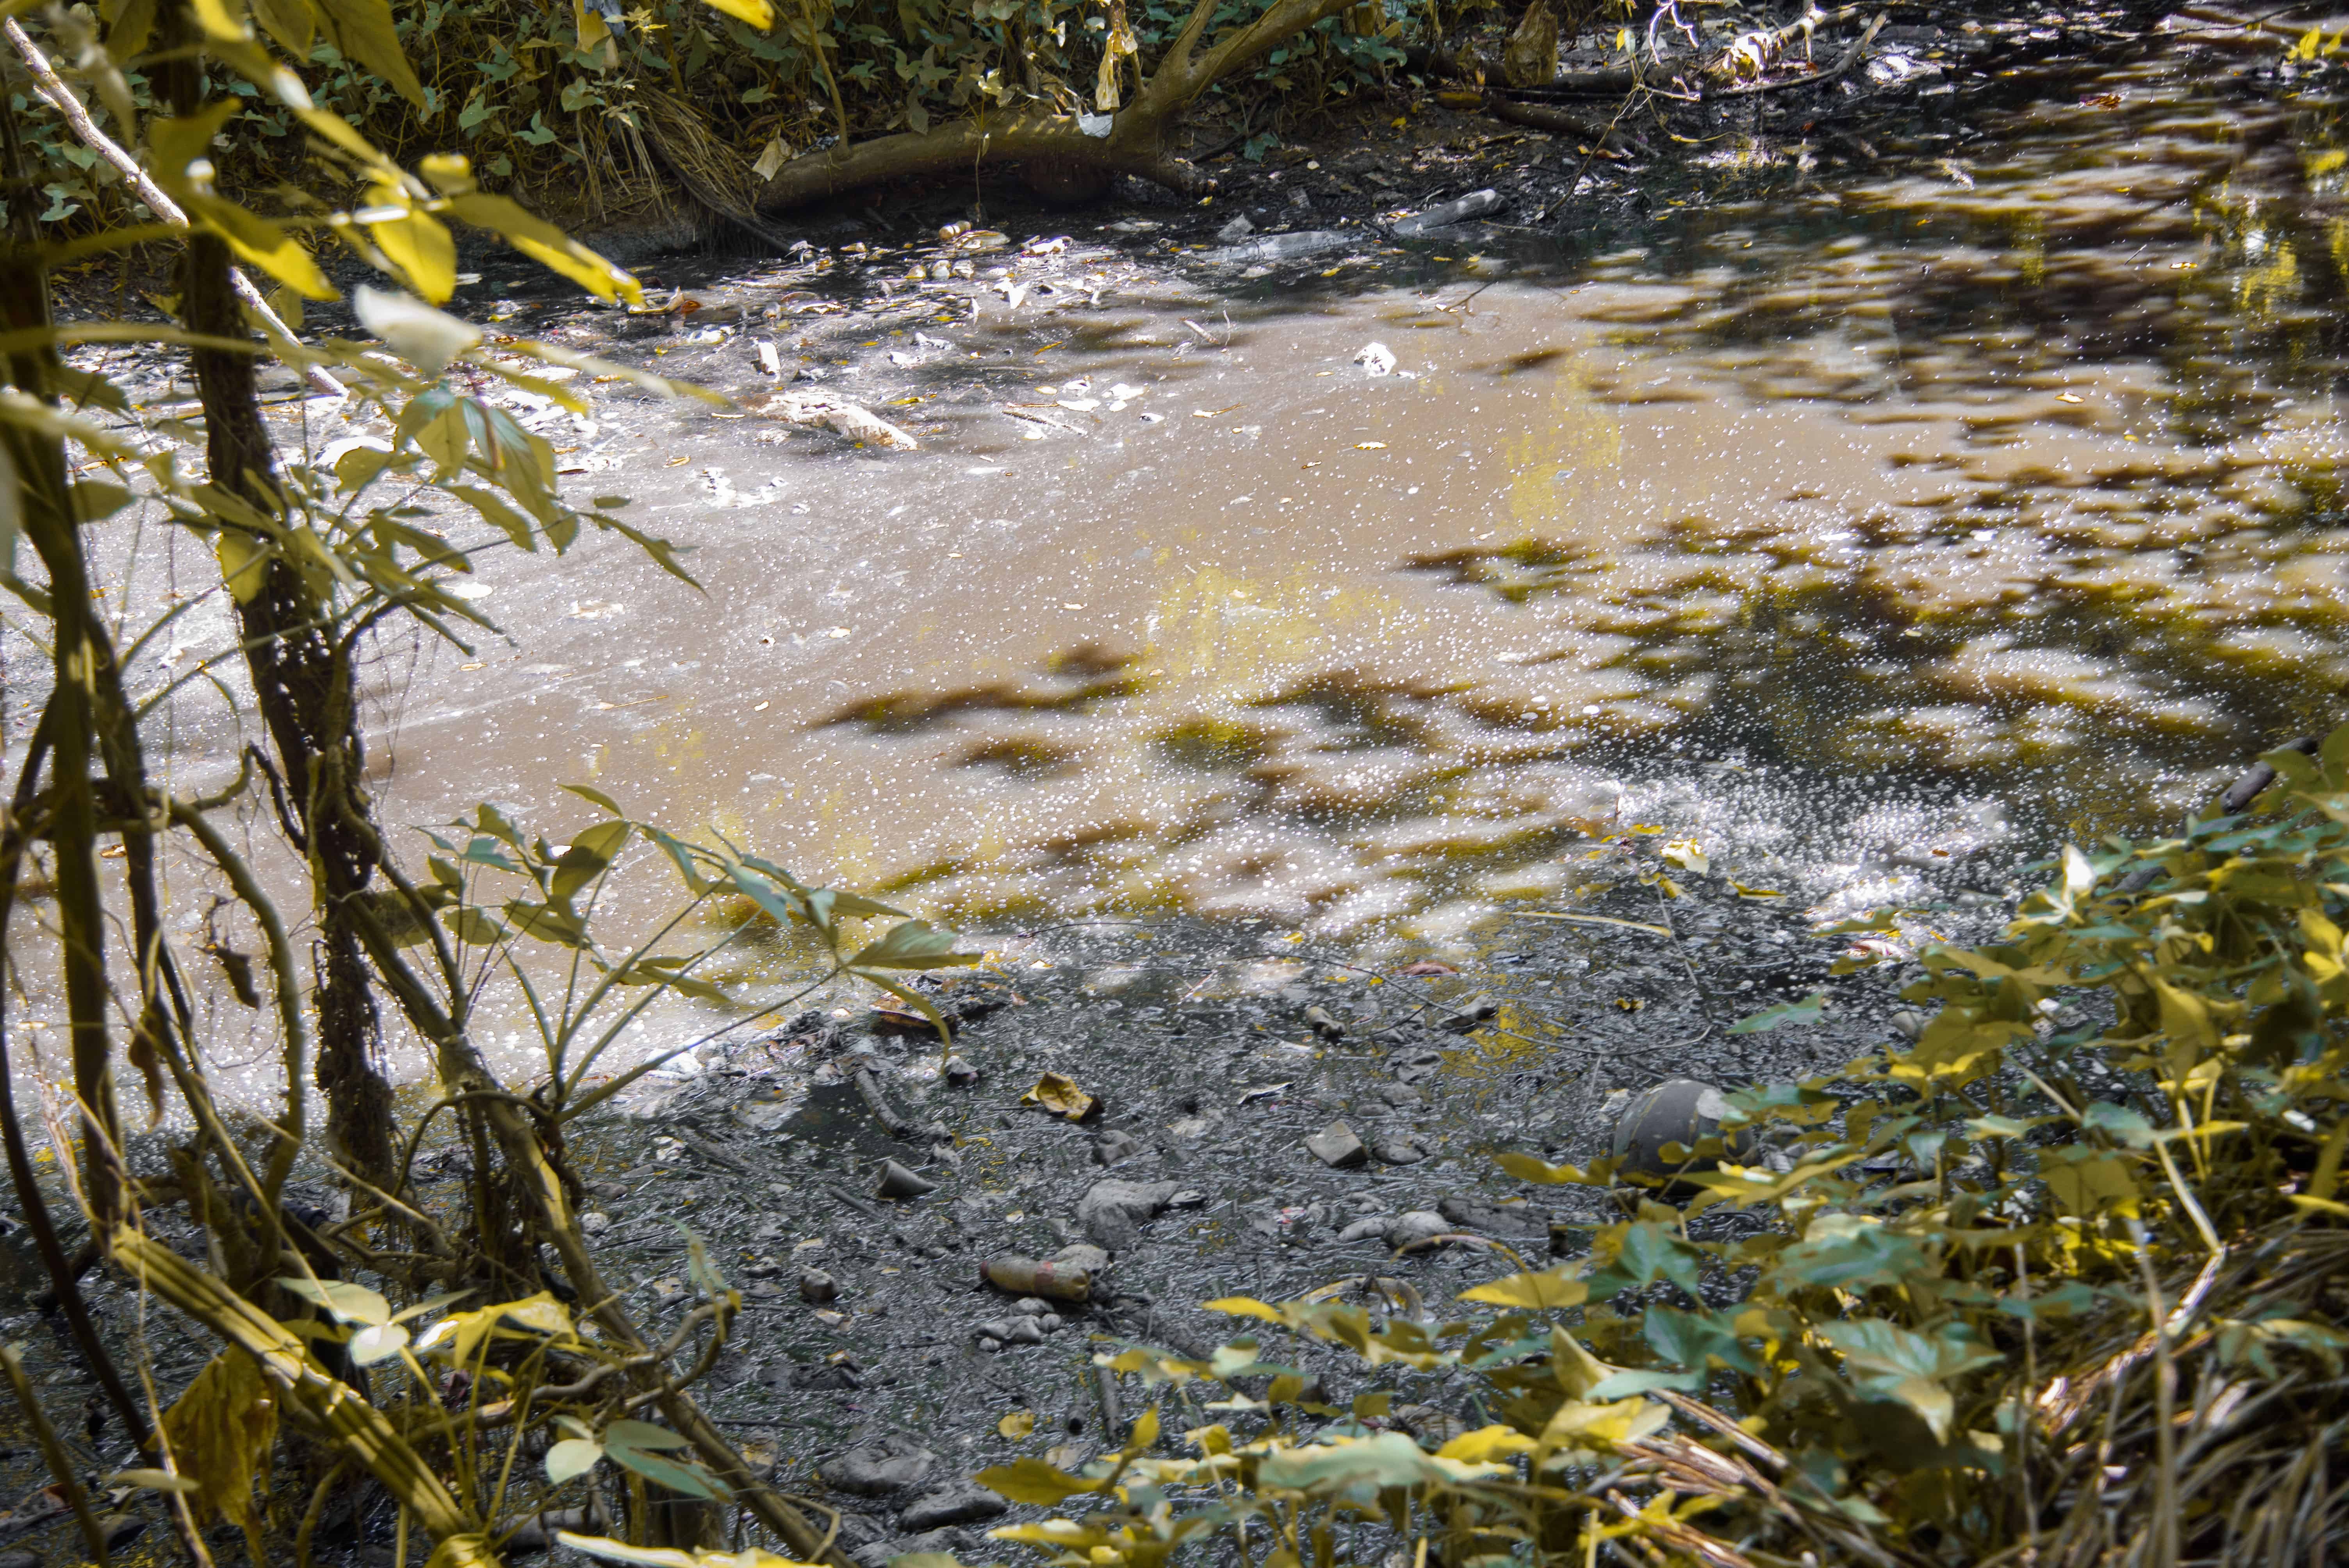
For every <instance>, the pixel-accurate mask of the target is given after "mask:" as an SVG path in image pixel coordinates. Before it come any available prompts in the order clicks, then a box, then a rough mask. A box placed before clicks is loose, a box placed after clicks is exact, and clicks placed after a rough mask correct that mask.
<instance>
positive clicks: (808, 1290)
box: [800, 1269, 840, 1305]
mask: <svg viewBox="0 0 2349 1568" xmlns="http://www.w3.org/2000/svg"><path fill="white" fill-rule="evenodd" d="M839 1298H840V1283H839V1282H838V1281H837V1280H835V1279H833V1277H832V1276H831V1275H830V1274H826V1273H824V1272H823V1270H822V1269H802V1270H801V1271H800V1299H801V1300H802V1301H804V1302H807V1303H809V1304H810V1305H816V1304H820V1303H823V1302H827V1301H837V1300H838V1299H839Z"/></svg>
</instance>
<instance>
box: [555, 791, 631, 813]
mask: <svg viewBox="0 0 2349 1568" xmlns="http://www.w3.org/2000/svg"><path fill="white" fill-rule="evenodd" d="M563 788H564V789H568V790H570V791H571V793H573V794H574V795H576V796H578V797H579V798H580V799H582V800H586V801H589V802H592V803H593V804H595V805H597V806H601V807H603V808H604V810H606V811H609V812H611V813H612V815H614V816H615V817H625V816H626V815H627V813H626V811H623V810H620V803H619V802H618V801H616V800H615V799H612V798H611V797H610V796H609V795H606V794H605V793H604V791H602V790H601V789H596V788H595V787H594V786H593V785H589V784H565V785H564V786H563Z"/></svg>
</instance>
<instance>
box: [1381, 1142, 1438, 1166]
mask: <svg viewBox="0 0 2349 1568" xmlns="http://www.w3.org/2000/svg"><path fill="white" fill-rule="evenodd" d="M1371 1153H1373V1154H1375V1155H1377V1156H1378V1157H1379V1159H1380V1160H1381V1161H1384V1162H1385V1163H1387V1164H1389V1165H1416V1164H1418V1163H1419V1162H1420V1161H1423V1160H1424V1159H1426V1158H1427V1150H1424V1149H1423V1148H1421V1147H1420V1143H1419V1140H1418V1139H1416V1138H1412V1137H1408V1136H1405V1137H1402V1138H1382V1139H1381V1140H1379V1141H1378V1145H1377V1147H1375V1148H1373V1149H1372V1150H1371Z"/></svg>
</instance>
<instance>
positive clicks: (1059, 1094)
mask: <svg viewBox="0 0 2349 1568" xmlns="http://www.w3.org/2000/svg"><path fill="white" fill-rule="evenodd" d="M1019 1103H1020V1104H1022V1105H1032V1106H1036V1107H1038V1108H1040V1109H1044V1110H1049V1111H1050V1112H1051V1113H1052V1114H1053V1115H1054V1116H1065V1117H1067V1118H1068V1119H1070V1120H1071V1121H1082V1120H1084V1119H1086V1118H1088V1117H1090V1116H1092V1115H1094V1114H1096V1113H1097V1112H1099V1111H1100V1109H1101V1101H1099V1100H1097V1099H1094V1098H1093V1097H1092V1096H1091V1095H1089V1094H1087V1093H1086V1092H1085V1091H1084V1090H1083V1089H1081V1088H1078V1087H1077V1086H1076V1084H1075V1082H1074V1081H1073V1080H1072V1079H1070V1078H1062V1077H1061V1075H1060V1074H1059V1073H1046V1074H1045V1075H1044V1076H1043V1077H1042V1078H1038V1079H1037V1080H1036V1087H1035V1088H1031V1089H1030V1090H1029V1091H1028V1092H1027V1093H1026V1094H1023V1095H1021V1096H1020V1097H1019Z"/></svg>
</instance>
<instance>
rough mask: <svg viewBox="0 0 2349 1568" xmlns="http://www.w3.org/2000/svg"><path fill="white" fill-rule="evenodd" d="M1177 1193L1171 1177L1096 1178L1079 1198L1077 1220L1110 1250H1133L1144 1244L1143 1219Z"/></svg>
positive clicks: (1156, 1212) (1154, 1212)
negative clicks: (1163, 1179)
mask: <svg viewBox="0 0 2349 1568" xmlns="http://www.w3.org/2000/svg"><path fill="white" fill-rule="evenodd" d="M1173 1197H1174V1182H1172V1181H1117V1180H1115V1179H1114V1178H1112V1179H1111V1180H1107V1181H1096V1182H1094V1183H1093V1184H1092V1191H1088V1192H1087V1193H1086V1194H1085V1195H1084V1197H1082V1198H1081V1199H1080V1200H1079V1201H1078V1202H1077V1223H1078V1224H1080V1225H1081V1226H1083V1227H1084V1231H1085V1234H1086V1235H1088V1236H1090V1237H1092V1239H1093V1241H1094V1242H1096V1243H1099V1244H1100V1245H1102V1246H1103V1247H1106V1248H1108V1249H1109V1250H1110V1251H1111V1252H1112V1253H1123V1252H1130V1251H1132V1250H1133V1248H1134V1247H1136V1246H1138V1245H1140V1244H1141V1242H1142V1226H1143V1222H1145V1221H1148V1220H1150V1219H1153V1218H1154V1217H1156V1216H1157V1214H1158V1213H1159V1212H1161V1211H1163V1210H1164V1208H1165V1207H1166V1204H1167V1202H1168V1201H1169V1200H1171V1199H1172V1198H1173Z"/></svg>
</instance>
